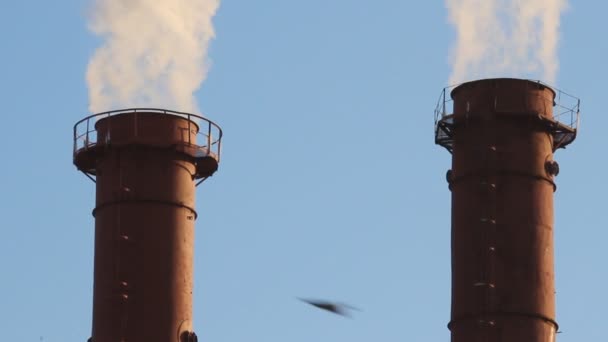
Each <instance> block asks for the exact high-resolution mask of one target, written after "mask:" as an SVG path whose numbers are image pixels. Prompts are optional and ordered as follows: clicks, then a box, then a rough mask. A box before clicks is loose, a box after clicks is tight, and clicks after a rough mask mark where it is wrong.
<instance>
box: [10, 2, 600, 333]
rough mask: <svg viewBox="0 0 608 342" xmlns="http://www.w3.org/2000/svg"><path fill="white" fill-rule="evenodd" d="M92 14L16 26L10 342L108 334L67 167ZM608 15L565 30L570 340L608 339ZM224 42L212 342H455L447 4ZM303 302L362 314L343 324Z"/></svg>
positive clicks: (227, 14) (206, 297) (297, 25)
mask: <svg viewBox="0 0 608 342" xmlns="http://www.w3.org/2000/svg"><path fill="white" fill-rule="evenodd" d="M87 4H88V3H87V2H86V1H76V0H64V1H60V2H50V1H31V0H29V1H28V0H24V1H12V2H6V3H3V5H2V10H1V11H0V41H1V42H2V45H0V52H1V53H0V66H1V69H0V70H1V72H2V73H1V75H2V82H0V94H1V98H2V112H3V113H2V114H1V115H2V125H1V126H0V127H2V134H1V135H0V154H1V155H2V160H3V163H2V168H0V189H1V193H2V196H0V229H2V233H3V238H2V239H0V270H2V278H1V279H2V281H0V293H2V296H1V297H0V340H2V341H40V339H41V338H42V339H43V341H49V342H50V341H57V342H65V341H86V339H87V338H88V337H89V336H90V328H91V303H92V275H93V273H92V272H93V269H92V266H93V260H92V257H93V227H94V222H93V218H92V216H91V210H92V208H93V206H94V200H95V199H94V190H95V189H94V184H93V183H92V182H91V181H90V180H88V179H87V178H86V177H84V176H83V175H81V174H79V173H78V172H77V171H76V169H75V167H74V166H73V165H72V160H71V152H72V151H71V148H72V131H71V130H72V125H73V124H74V123H75V122H76V121H77V120H79V119H80V118H82V117H84V116H85V115H87V107H88V99H87V89H86V84H85V79H84V76H85V75H84V74H85V70H86V65H87V62H88V59H89V57H90V56H91V54H92V53H93V51H94V49H95V47H96V46H97V44H98V43H99V41H98V40H97V39H96V38H95V37H93V36H92V35H91V34H89V32H88V31H87V29H86V23H85V17H84V15H85V12H86V6H87ZM606 10H607V5H605V4H599V3H598V2H591V1H579V2H576V3H574V2H573V3H572V4H571V5H570V10H569V11H568V12H567V13H565V15H564V17H563V24H562V36H561V48H560V52H559V56H560V63H561V68H560V71H559V75H558V80H559V82H558V86H559V87H560V88H562V89H564V90H566V91H569V92H570V93H573V94H576V95H578V96H579V97H581V99H582V115H583V118H582V127H581V130H580V135H579V138H578V139H577V141H576V142H575V143H574V144H573V145H572V146H571V147H569V148H568V150H565V151H563V150H561V151H559V152H558V153H557V155H556V160H558V162H559V163H560V166H561V173H560V175H559V177H558V179H557V182H558V191H557V193H556V195H555V212H556V214H555V220H556V224H555V241H556V249H555V250H556V257H555V259H556V266H555V267H556V288H557V321H558V322H559V323H560V325H561V330H562V331H563V333H562V334H560V335H558V339H559V341H561V342H568V341H572V342H574V341H584V340H601V339H602V337H605V332H604V328H603V326H604V323H605V322H604V319H603V317H604V313H605V312H604V311H605V310H604V307H605V306H606V305H607V304H608V300H607V299H606V297H605V296H604V291H605V288H606V285H607V284H606V282H607V280H608V271H607V270H606V268H605V267H602V264H603V260H604V259H605V258H606V251H605V248H604V247H605V242H606V241H607V239H608V233H607V232H606V230H605V227H606V226H607V225H606V216H605V214H604V211H605V206H604V202H605V191H606V186H605V177H604V175H603V171H604V170H605V169H606V166H607V162H606V161H605V160H604V158H603V153H604V139H605V132H604V127H606V126H608V119H607V118H606V116H604V115H603V108H604V105H603V101H605V91H606V89H605V87H604V86H603V84H604V81H605V79H606V76H607V75H606V66H605V65H606V64H605V60H606V56H608V42H607V41H606V40H605V39H604V37H603V36H601V33H602V32H603V31H602V30H601V29H598V28H599V27H601V25H602V24H601V23H603V21H604V19H605V17H604V15H603V14H604V13H605V12H606ZM215 24H216V31H217V39H216V40H215V41H214V42H213V43H212V47H211V50H210V58H211V59H212V61H213V65H212V68H211V71H210V74H209V77H208V79H207V81H206V83H205V84H204V85H203V87H202V89H201V90H200V92H199V93H198V94H197V97H198V99H199V103H200V105H201V108H202V109H203V111H204V112H205V113H206V114H207V115H208V116H209V117H210V118H211V119H213V120H214V121H216V122H218V123H219V124H220V125H221V126H222V128H223V129H224V132H225V140H224V145H223V150H222V152H223V155H222V164H221V165H220V170H219V172H218V173H217V174H216V175H215V176H214V177H213V178H211V179H209V180H208V181H207V182H205V183H204V184H203V185H202V186H201V187H200V188H199V189H198V192H197V195H198V200H197V209H198V211H199V220H198V221H197V224H196V227H197V237H196V242H195V246H196V255H195V258H196V260H195V267H196V269H195V302H194V317H195V319H194V325H195V331H196V332H197V334H198V335H199V337H200V338H201V340H202V341H216V342H221V341H259V342H272V341H285V340H288V341H292V342H300V341H313V340H314V341H320V342H323V341H353V342H358V341H404V340H409V341H447V340H448V339H449V331H448V329H447V328H446V324H447V322H448V320H449V310H450V296H449V291H450V259H449V257H450V250H449V237H450V193H449V191H448V188H447V184H446V182H445V177H444V175H445V171H446V170H447V169H448V168H449V167H450V155H449V154H448V153H447V152H446V151H444V150H443V149H441V148H439V147H437V146H435V145H434V144H433V109H434V105H435V103H436V100H437V97H438V95H439V92H440V90H441V89H442V87H443V86H444V84H445V83H446V80H447V78H448V75H449V72H450V69H449V65H448V63H447V54H448V50H449V46H450V44H451V42H452V39H453V32H452V30H451V28H450V27H449V26H448V24H447V23H446V11H445V9H444V6H443V2H442V1H435V2H430V1H429V2H416V3H415V5H414V2H406V1H398V0H377V1H373V2H371V1H360V0H333V1H328V0H324V1H322V0H309V1H279V0H258V1H224V2H223V4H222V7H221V8H220V11H219V12H218V15H217V17H216V19H215ZM505 76H510V75H505ZM298 296H300V297H323V298H330V299H337V300H340V301H344V302H348V303H351V304H352V305H354V306H357V307H360V308H362V309H363V311H362V312H360V313H357V314H356V316H355V319H353V320H348V319H341V318H339V317H335V316H331V315H328V314H325V313H324V312H320V311H316V310H314V309H313V308H311V307H308V306H306V305H304V304H302V303H300V302H298V301H297V300H296V299H295V297H298Z"/></svg>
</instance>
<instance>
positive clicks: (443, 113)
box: [435, 78, 580, 342]
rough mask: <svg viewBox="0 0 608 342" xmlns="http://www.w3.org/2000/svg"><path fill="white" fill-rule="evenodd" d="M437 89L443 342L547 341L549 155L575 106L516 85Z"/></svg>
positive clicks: (550, 302)
mask: <svg viewBox="0 0 608 342" xmlns="http://www.w3.org/2000/svg"><path fill="white" fill-rule="evenodd" d="M447 90H448V89H444V91H443V94H442V97H441V99H440V101H439V105H438V108H437V110H436V120H435V142H436V143H437V144H439V145H441V146H443V147H445V148H446V149H447V150H448V151H450V152H451V153H452V169H451V170H449V171H448V173H447V181H448V183H449V188H450V190H451V192H452V310H451V321H450V323H449V324H448V328H449V329H450V331H451V336H452V338H451V341H452V342H471V341H488V342H492V341H496V342H498V341H526V342H550V341H554V340H555V333H556V332H557V330H558V325H557V322H556V318H555V288H554V271H553V192H554V191H555V190H556V185H555V176H557V174H558V172H559V167H558V164H557V162H555V161H554V160H553V153H554V152H555V151H556V150H557V149H558V148H564V147H566V146H567V145H568V144H570V143H571V142H573V141H574V139H575V138H576V133H577V126H578V117H579V104H580V103H579V100H578V99H576V98H574V97H571V96H569V95H567V94H565V93H563V92H561V91H557V90H553V89H551V88H550V87H548V86H546V85H544V84H542V83H540V82H535V81H529V80H522V79H506V78H500V79H484V80H478V81H473V82H468V83H464V84H462V85H460V86H458V87H456V88H454V89H453V90H452V91H451V94H450V95H451V99H447V98H446V92H447ZM452 101H453V113H448V112H447V110H446V107H449V106H450V105H452ZM554 109H555V113H554Z"/></svg>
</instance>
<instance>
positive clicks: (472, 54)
mask: <svg viewBox="0 0 608 342" xmlns="http://www.w3.org/2000/svg"><path fill="white" fill-rule="evenodd" d="M446 5H447V9H448V12H449V21H450V23H451V24H452V25H453V26H454V28H455V30H456V43H455V44H454V46H453V47H452V50H451V53H450V60H451V63H452V74H451V76H450V84H457V83H462V82H465V81H469V80H472V79H478V78H489V77H517V78H537V79H539V78H540V79H542V80H543V81H545V82H548V83H554V82H555V79H556V75H557V70H558V58H557V46H558V37H559V25H560V17H561V14H562V12H563V11H564V10H565V9H566V7H567V0H446Z"/></svg>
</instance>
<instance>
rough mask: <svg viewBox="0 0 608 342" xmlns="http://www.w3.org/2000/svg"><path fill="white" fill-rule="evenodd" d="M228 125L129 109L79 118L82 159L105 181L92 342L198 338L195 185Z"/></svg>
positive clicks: (77, 160)
mask: <svg viewBox="0 0 608 342" xmlns="http://www.w3.org/2000/svg"><path fill="white" fill-rule="evenodd" d="M221 138H222V131H221V129H220V127H219V126H217V125H216V124H215V123H213V122H211V121H210V120H208V119H205V118H203V117H201V116H198V115H194V114H188V113H180V112H173V111H169V110H159V109H128V110H121V111H112V112H104V113H100V114H95V115H91V116H88V117H86V118H84V119H82V120H80V121H79V122H77V123H76V125H75V126H74V164H75V165H76V167H77V168H78V170H80V171H82V172H83V173H84V174H85V175H86V176H87V177H89V178H91V179H92V180H93V181H94V182H95V183H96V188H97V196H96V206H95V209H94V210H93V216H94V217H95V261H94V263H95V271H94V290H93V331H92V337H91V339H90V341H93V342H118V341H131V342H154V341H158V342H161V341H162V342H166V341H181V342H185V341H196V334H194V332H193V331H192V288H193V277H192V273H193V267H192V263H193V260H192V257H193V247H194V246H193V245H194V221H195V220H196V218H197V212H196V210H195V203H194V201H195V188H196V185H198V184H200V183H201V182H202V181H203V180H205V179H206V178H207V177H209V176H211V175H213V173H214V172H215V171H216V170H217V168H218V164H219V160H220V148H221Z"/></svg>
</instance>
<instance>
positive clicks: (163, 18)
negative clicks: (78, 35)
mask: <svg viewBox="0 0 608 342" xmlns="http://www.w3.org/2000/svg"><path fill="white" fill-rule="evenodd" d="M219 2H220V0H94V3H93V7H92V11H91V14H90V17H89V23H88V24H89V29H90V30H91V31H92V32H93V33H95V34H96V35H98V36H100V37H101V38H102V40H103V44H102V45H101V46H100V47H99V48H98V49H97V50H96V51H95V54H94V55H93V57H92V59H91V60H90V62H89V66H88V70H87V83H88V86H89V101H90V107H89V109H90V111H91V112H93V113H97V112H101V111H106V110H113V109H120V108H129V107H160V108H167V109H172V110H179V111H186V112H194V113H196V112H198V106H197V104H196V100H195V98H194V92H195V91H196V90H197V89H198V88H199V87H200V85H201V84H202V82H203V81H204V79H205V77H206V74H207V70H208V66H209V63H208V60H207V50H208V46H209V41H210V40H211V39H212V38H214V36H215V32H214V29H213V24H212V18H213V16H214V15H215V13H216V11H217V9H218V7H219Z"/></svg>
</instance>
